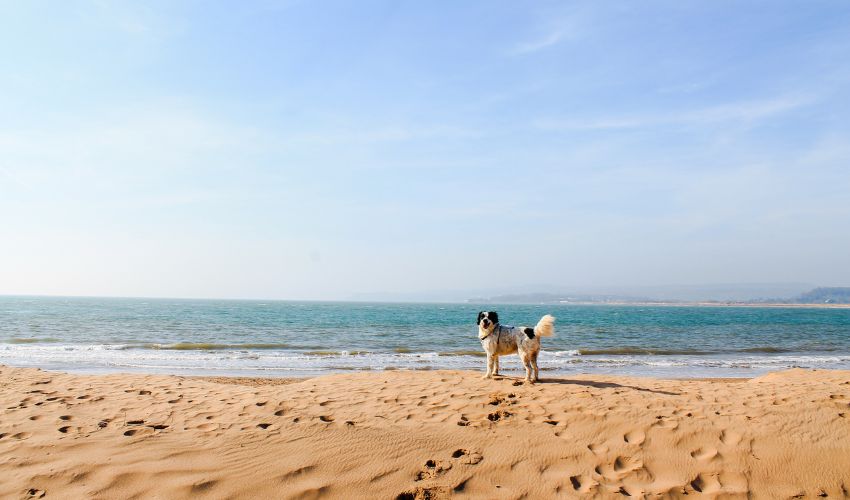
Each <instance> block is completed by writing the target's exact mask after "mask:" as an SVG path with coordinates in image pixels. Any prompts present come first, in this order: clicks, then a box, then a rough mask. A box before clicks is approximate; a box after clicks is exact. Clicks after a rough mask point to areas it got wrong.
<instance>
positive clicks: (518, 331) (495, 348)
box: [478, 311, 555, 384]
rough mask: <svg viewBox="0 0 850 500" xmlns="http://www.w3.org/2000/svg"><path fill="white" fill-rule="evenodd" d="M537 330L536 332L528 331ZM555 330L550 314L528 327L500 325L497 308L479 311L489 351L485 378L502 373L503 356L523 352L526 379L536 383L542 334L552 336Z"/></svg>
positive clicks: (483, 339)
mask: <svg viewBox="0 0 850 500" xmlns="http://www.w3.org/2000/svg"><path fill="white" fill-rule="evenodd" d="M529 330H533V334H529V333H527V332H528V331H529ZM554 333H555V318H554V317H553V316H551V315H549V314H547V315H545V316H543V317H542V318H540V321H538V322H537V326H535V327H534V328H533V329H531V328H528V327H524V326H518V327H513V326H504V325H501V324H499V315H498V313H496V312H495V311H481V312H480V313H478V339H479V340H481V347H483V348H484V351H485V352H486V353H487V373H486V374H485V375H484V377H483V378H492V377H493V375H498V374H499V356H505V355H508V354H514V353H517V354H519V357H520V360H521V361H522V364H523V366H525V381H526V383H529V384H533V383H534V382H536V381H537V380H538V378H539V377H538V371H539V370H538V368H537V355H538V354H540V337H551V336H552V335H554ZM532 375H533V376H532Z"/></svg>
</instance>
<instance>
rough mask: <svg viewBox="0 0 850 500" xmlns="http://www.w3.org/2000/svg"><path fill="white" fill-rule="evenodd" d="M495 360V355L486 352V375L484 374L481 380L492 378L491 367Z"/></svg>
mask: <svg viewBox="0 0 850 500" xmlns="http://www.w3.org/2000/svg"><path fill="white" fill-rule="evenodd" d="M495 360H496V355H495V354H490V353H489V352H488V353H487V373H485V374H484V376H483V377H481V378H491V377H492V376H493V368H494V366H493V365H494V364H495V363H496V361H495Z"/></svg>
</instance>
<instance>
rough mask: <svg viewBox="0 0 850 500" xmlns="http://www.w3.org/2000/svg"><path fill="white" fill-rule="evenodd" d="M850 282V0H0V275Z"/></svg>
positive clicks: (299, 292)
mask: <svg viewBox="0 0 850 500" xmlns="http://www.w3.org/2000/svg"><path fill="white" fill-rule="evenodd" d="M712 283H811V284H816V285H823V286H841V285H850V2H846V1H844V0H834V1H826V0H812V1H806V2H799V1H789V2H786V1H777V0H771V1H750V2H737V1H722V0H720V1H718V0H710V1H708V0H706V1H693V2H681V1H674V0H669V1H652V0H650V1H645V2H620V1H617V2H607V1H588V2H562V1H558V2H513V1H480V2H479V1H468V2H412V1H409V2H390V1H356V2H354V1H346V2H336V1H324V2H307V1H272V0H257V1H245V2H223V1H222V2H214V1H204V2H201V1H197V2H196V1H188V0H184V1H172V0H168V1H144V2H142V1H139V2H120V1H68V2H53V1H30V2H18V1H6V0H0V294H37V295H38V294H45V295H99V296H101V295H102V296H162V297H215V298H267V299H329V300H336V299H350V298H357V297H376V296H381V297H390V298H391V297H393V296H397V297H417V296H418V295H417V294H420V295H421V294H426V293H427V294H431V295H430V296H439V295H440V294H444V295H445V296H448V295H450V294H461V295H462V294H463V293H466V292H467V291H477V292H478V291H482V290H483V291H487V290H493V294H497V293H503V292H505V291H510V290H514V289H519V288H523V287H524V288H525V289H534V288H535V287H537V288H540V289H545V288H548V289H560V290H574V289H575V290H578V289H582V288H587V287H594V288H599V287H606V286H609V287H614V286H656V285H665V284H712Z"/></svg>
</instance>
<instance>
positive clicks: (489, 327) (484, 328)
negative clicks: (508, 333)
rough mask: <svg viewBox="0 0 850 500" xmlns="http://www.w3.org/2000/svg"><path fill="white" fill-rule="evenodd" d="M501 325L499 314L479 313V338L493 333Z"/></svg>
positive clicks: (493, 312) (494, 312)
mask: <svg viewBox="0 0 850 500" xmlns="http://www.w3.org/2000/svg"><path fill="white" fill-rule="evenodd" d="M498 323H499V313H497V312H496V311H481V312H480V313H478V337H479V338H483V337H485V336H486V335H488V334H489V333H490V332H492V331H493V328H494V327H495V326H496V324H498Z"/></svg>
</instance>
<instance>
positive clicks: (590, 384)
mask: <svg viewBox="0 0 850 500" xmlns="http://www.w3.org/2000/svg"><path fill="white" fill-rule="evenodd" d="M494 380H513V381H514V385H519V384H517V382H519V383H522V381H523V380H524V379H523V378H522V377H508V376H505V375H501V374H500V375H496V377H495V378H494ZM536 383H538V384H565V385H583V386H585V387H593V388H596V389H631V390H633V391H642V392H652V393H654V394H664V395H666V396H681V393H679V392H670V391H661V390H658V389H647V388H646V387H637V386H634V385H623V384H617V383H615V382H597V381H593V380H576V379H568V378H541V379H539V380H537V382H536Z"/></svg>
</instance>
